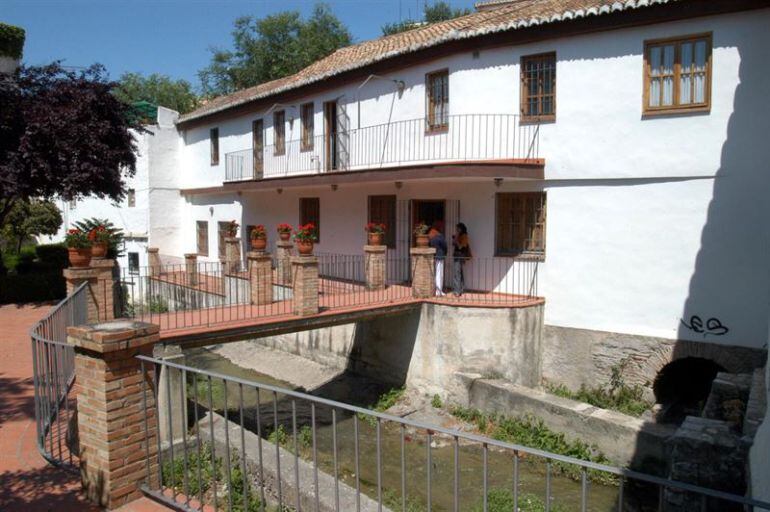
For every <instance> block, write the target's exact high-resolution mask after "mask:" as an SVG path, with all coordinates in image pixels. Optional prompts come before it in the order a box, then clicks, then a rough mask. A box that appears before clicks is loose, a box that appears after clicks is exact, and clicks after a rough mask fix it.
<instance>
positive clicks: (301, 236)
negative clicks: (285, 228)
mask: <svg viewBox="0 0 770 512" xmlns="http://www.w3.org/2000/svg"><path fill="white" fill-rule="evenodd" d="M294 240H296V241H298V242H316V241H318V235H317V234H316V227H315V224H313V223H312V222H309V223H307V224H305V225H304V226H299V227H297V229H296V230H295V231H294Z"/></svg>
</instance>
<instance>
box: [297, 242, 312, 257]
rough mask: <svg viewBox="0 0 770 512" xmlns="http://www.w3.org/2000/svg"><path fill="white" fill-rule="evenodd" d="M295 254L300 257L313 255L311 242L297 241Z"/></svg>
mask: <svg viewBox="0 0 770 512" xmlns="http://www.w3.org/2000/svg"><path fill="white" fill-rule="evenodd" d="M297 252H298V253H299V255H300V256H310V255H311V254H313V242H305V241H302V240H297Z"/></svg>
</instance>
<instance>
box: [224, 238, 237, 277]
mask: <svg viewBox="0 0 770 512" xmlns="http://www.w3.org/2000/svg"><path fill="white" fill-rule="evenodd" d="M225 262H226V265H225V270H226V272H227V273H228V274H235V273H236V272H238V271H240V270H241V239H240V238H237V237H227V238H225Z"/></svg>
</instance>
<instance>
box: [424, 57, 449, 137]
mask: <svg viewBox="0 0 770 512" xmlns="http://www.w3.org/2000/svg"><path fill="white" fill-rule="evenodd" d="M425 96H426V98H425V101H426V110H427V113H428V131H435V130H439V131H440V130H445V129H446V128H447V127H448V126H449V70H446V69H442V70H441V71H434V72H433V73H428V74H427V75H426V76H425Z"/></svg>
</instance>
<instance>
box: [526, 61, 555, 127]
mask: <svg viewBox="0 0 770 512" xmlns="http://www.w3.org/2000/svg"><path fill="white" fill-rule="evenodd" d="M551 58H552V59H553V93H552V94H549V95H545V94H542V93H538V95H537V97H538V111H541V110H542V99H543V97H545V96H553V113H552V114H536V115H531V114H527V113H526V112H527V106H528V105H529V99H530V94H529V87H528V82H527V80H528V78H527V76H526V72H525V70H526V63H527V61H530V60H545V59H551ZM556 68H557V60H556V52H544V53H537V54H534V55H522V56H521V59H520V61H519V113H520V114H521V121H522V122H525V123H527V122H529V123H531V122H554V121H556V85H557V81H558V78H557V73H556V71H557V69H556ZM540 89H541V88H540V87H538V90H540Z"/></svg>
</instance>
